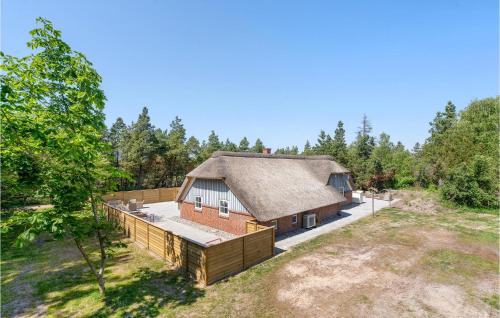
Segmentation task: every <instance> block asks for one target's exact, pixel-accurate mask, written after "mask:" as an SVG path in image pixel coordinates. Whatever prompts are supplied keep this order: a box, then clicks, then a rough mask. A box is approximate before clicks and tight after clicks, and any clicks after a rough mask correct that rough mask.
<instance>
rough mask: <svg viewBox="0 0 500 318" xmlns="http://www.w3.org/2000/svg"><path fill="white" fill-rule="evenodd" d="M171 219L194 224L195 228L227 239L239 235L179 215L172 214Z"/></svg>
mask: <svg viewBox="0 0 500 318" xmlns="http://www.w3.org/2000/svg"><path fill="white" fill-rule="evenodd" d="M169 220H172V221H175V222H178V223H181V224H185V225H189V226H192V227H194V228H197V229H198V230H201V231H204V232H207V233H210V234H215V235H217V236H220V237H222V238H224V239H226V240H230V239H233V238H235V237H237V236H236V235H234V234H231V233H228V232H224V231H221V230H218V229H214V228H213V227H209V226H206V225H203V224H199V223H196V222H192V221H189V220H186V219H183V218H181V217H179V216H172V217H170V218H169Z"/></svg>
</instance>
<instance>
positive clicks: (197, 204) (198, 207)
mask: <svg viewBox="0 0 500 318" xmlns="http://www.w3.org/2000/svg"><path fill="white" fill-rule="evenodd" d="M194 209H195V210H201V196H199V195H197V196H195V197H194Z"/></svg>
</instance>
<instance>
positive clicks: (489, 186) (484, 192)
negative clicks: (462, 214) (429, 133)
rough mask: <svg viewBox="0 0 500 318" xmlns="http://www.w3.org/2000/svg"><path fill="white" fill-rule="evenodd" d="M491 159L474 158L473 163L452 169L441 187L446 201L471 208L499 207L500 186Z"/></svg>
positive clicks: (483, 157)
mask: <svg viewBox="0 0 500 318" xmlns="http://www.w3.org/2000/svg"><path fill="white" fill-rule="evenodd" d="M494 180H495V176H494V169H492V167H491V162H490V159H488V158H487V157H485V156H482V155H476V156H474V158H473V160H472V162H471V163H470V164H469V165H467V164H465V163H462V164H461V165H459V166H457V167H455V168H454V169H452V170H451V171H450V172H449V174H448V175H447V177H446V179H445V180H444V183H443V186H442V187H441V195H442V196H443V198H444V199H446V200H450V201H452V202H455V203H457V204H460V205H466V206H470V207H489V208H493V207H497V206H498V198H497V191H498V185H497V184H496V183H495V181H494Z"/></svg>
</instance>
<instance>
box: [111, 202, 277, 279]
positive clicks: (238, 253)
mask: <svg viewBox="0 0 500 318" xmlns="http://www.w3.org/2000/svg"><path fill="white" fill-rule="evenodd" d="M103 210H104V211H105V213H106V214H107V216H108V219H109V220H112V221H114V222H116V224H117V225H118V226H119V227H120V228H121V229H122V230H123V231H124V233H125V234H126V235H127V236H128V237H130V239H131V240H132V241H134V242H136V243H138V244H139V245H140V246H142V247H144V248H145V249H147V250H149V251H150V252H151V253H153V254H155V255H156V256H158V257H160V258H162V259H163V260H165V262H167V263H169V264H170V265H172V266H173V267H174V268H177V269H180V270H185V271H186V273H187V274H188V275H189V276H191V277H192V278H194V279H195V280H197V281H198V282H200V283H202V284H203V285H209V284H212V283H214V282H216V281H218V280H220V279H223V278H225V277H228V276H230V275H234V274H236V273H239V272H241V271H243V270H245V269H247V268H249V267H251V266H253V265H255V264H258V263H260V262H262V261H264V260H266V259H268V258H270V257H272V256H273V255H274V228H272V227H265V226H262V225H259V226H260V227H261V228H259V229H258V230H256V231H253V232H251V233H248V234H245V235H243V236H239V237H237V238H234V239H231V240H228V241H224V242H222V243H219V244H216V245H211V246H206V245H203V244H201V243H198V242H195V241H192V240H190V239H189V238H186V237H181V236H179V235H176V234H174V233H172V232H170V231H168V230H165V229H162V228H160V227H158V226H156V225H155V224H154V223H151V222H148V221H146V220H144V219H141V218H139V217H136V216H134V215H132V214H130V213H128V212H125V211H122V210H119V209H116V208H114V207H112V206H110V205H108V204H103Z"/></svg>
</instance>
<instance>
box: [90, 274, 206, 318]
mask: <svg viewBox="0 0 500 318" xmlns="http://www.w3.org/2000/svg"><path fill="white" fill-rule="evenodd" d="M203 295H204V290H203V289H199V288H197V287H195V285H194V282H193V281H192V280H190V279H187V278H185V276H184V275H183V274H181V273H179V272H176V271H160V272H156V271H152V270H150V269H149V268H146V267H143V268H139V269H138V270H137V272H135V273H134V279H133V281H132V282H130V283H126V284H123V285H117V286H115V287H111V288H109V289H108V290H107V291H106V296H105V301H104V302H105V305H104V306H103V307H102V308H101V309H99V310H98V311H96V312H94V313H92V314H90V315H88V317H108V316H110V315H111V314H113V313H114V314H118V316H120V317H155V316H158V315H159V314H160V311H161V309H162V308H163V307H165V306H168V307H169V308H175V307H176V306H179V305H188V304H191V303H193V302H194V301H195V300H196V298H198V297H200V296H203Z"/></svg>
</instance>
